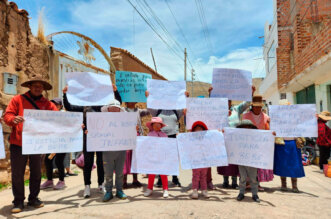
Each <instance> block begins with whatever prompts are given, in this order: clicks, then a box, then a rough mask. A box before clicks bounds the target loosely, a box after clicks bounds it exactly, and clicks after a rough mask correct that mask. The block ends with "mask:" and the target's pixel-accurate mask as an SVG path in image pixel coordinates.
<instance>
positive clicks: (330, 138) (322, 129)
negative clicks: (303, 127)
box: [316, 111, 331, 172]
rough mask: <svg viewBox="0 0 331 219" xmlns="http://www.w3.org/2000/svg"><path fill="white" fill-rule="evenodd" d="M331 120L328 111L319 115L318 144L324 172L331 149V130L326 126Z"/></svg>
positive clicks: (320, 162) (320, 164) (321, 167)
mask: <svg viewBox="0 0 331 219" xmlns="http://www.w3.org/2000/svg"><path fill="white" fill-rule="evenodd" d="M330 120H331V114H330V112H328V111H323V112H321V113H320V114H318V138H317V140H316V144H317V145H318V148H319V150H320V161H319V166H320V169H321V172H323V165H324V164H327V163H328V159H329V158H330V149H331V129H330V128H329V127H328V126H327V125H326V123H327V122H328V121H330Z"/></svg>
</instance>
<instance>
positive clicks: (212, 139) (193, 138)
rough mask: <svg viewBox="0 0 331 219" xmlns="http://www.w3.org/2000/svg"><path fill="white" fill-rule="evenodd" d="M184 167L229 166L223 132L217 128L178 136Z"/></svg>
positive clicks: (181, 161) (180, 155) (182, 165)
mask: <svg viewBox="0 0 331 219" xmlns="http://www.w3.org/2000/svg"><path fill="white" fill-rule="evenodd" d="M177 144H178V151H179V157H180V164H181V167H182V169H184V170H185V169H198V168H205V167H214V166H228V157H227V153H226V149H225V143H224V137H223V134H222V133H221V132H219V131H216V130H211V131H201V132H189V133H182V134H179V135H178V136H177Z"/></svg>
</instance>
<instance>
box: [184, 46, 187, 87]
mask: <svg viewBox="0 0 331 219" xmlns="http://www.w3.org/2000/svg"><path fill="white" fill-rule="evenodd" d="M186 58H187V52H186V48H185V50H184V81H186Z"/></svg>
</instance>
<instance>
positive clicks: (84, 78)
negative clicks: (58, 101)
mask: <svg viewBox="0 0 331 219" xmlns="http://www.w3.org/2000/svg"><path fill="white" fill-rule="evenodd" d="M66 79H67V84H68V92H67V96H68V100H69V102H70V103H71V104H72V105H78V106H101V105H107V104H109V103H110V101H111V100H113V99H114V92H113V87H112V83H111V81H110V76H109V75H106V74H96V73H92V72H70V73H66Z"/></svg>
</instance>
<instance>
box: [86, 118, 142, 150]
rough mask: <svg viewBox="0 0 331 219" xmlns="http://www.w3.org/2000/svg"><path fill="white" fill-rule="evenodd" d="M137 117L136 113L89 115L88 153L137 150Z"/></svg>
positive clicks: (87, 124) (87, 122)
mask: <svg viewBox="0 0 331 219" xmlns="http://www.w3.org/2000/svg"><path fill="white" fill-rule="evenodd" d="M137 116H138V115H137V113H136V112H130V113H128V112H102V113H100V112H98V113H96V112H91V113H87V114H86V126H87V129H88V133H87V151H126V150H133V149H135V148H136V138H137V130H136V126H137Z"/></svg>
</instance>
